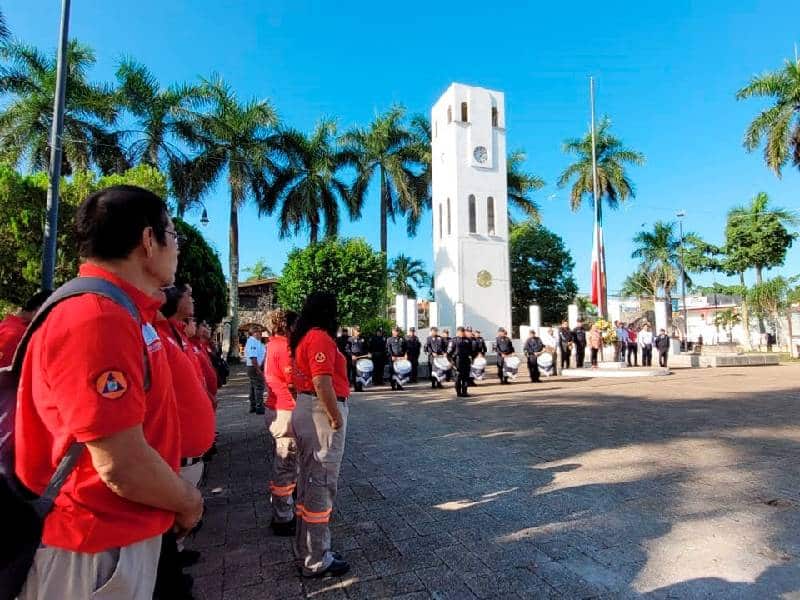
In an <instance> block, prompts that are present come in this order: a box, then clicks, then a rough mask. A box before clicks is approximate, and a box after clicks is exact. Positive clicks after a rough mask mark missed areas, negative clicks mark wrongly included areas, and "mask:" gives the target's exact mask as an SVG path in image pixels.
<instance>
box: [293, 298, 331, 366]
mask: <svg viewBox="0 0 800 600" xmlns="http://www.w3.org/2000/svg"><path fill="white" fill-rule="evenodd" d="M337 312H338V311H337V308H336V296H334V295H333V294H331V293H330V292H314V293H312V294H310V295H309V296H308V298H306V302H305V304H303V310H301V311H300V316H298V318H297V322H296V323H295V325H294V327H293V328H292V330H291V332H290V333H289V346H290V347H291V349H292V352H294V351H295V350H297V346H298V345H299V344H300V340H302V339H303V336H305V334H307V333H308V332H309V331H310V330H311V329H313V328H315V327H317V328H319V329H322V330H324V331H325V332H326V333H327V334H328V335H329V336H331V337H332V338H335V337H336V329H337V328H338V323H337V320H338V319H337Z"/></svg>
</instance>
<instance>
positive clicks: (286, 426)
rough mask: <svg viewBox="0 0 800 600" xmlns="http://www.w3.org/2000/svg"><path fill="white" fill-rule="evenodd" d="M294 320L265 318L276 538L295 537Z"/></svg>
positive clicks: (279, 314)
mask: <svg viewBox="0 0 800 600" xmlns="http://www.w3.org/2000/svg"><path fill="white" fill-rule="evenodd" d="M296 320H297V313H295V312H292V311H284V310H281V309H278V310H273V311H272V312H271V313H269V315H268V317H267V330H268V331H269V334H270V341H269V352H267V362H266V365H265V367H264V371H265V373H266V378H267V394H266V395H267V399H266V402H265V404H266V407H267V411H266V415H267V418H266V422H267V429H268V430H269V432H270V434H272V437H273V439H274V440H275V445H274V452H273V460H272V478H271V479H270V482H269V494H270V503H271V504H272V523H271V527H272V531H273V532H274V533H275V535H278V536H286V537H288V536H292V535H294V534H295V529H296V519H295V514H294V512H295V511H294V509H295V506H294V498H293V497H292V492H294V490H295V487H296V486H297V443H296V442H295V439H294V430H293V429H292V411H293V410H294V404H295V402H294V396H293V395H292V394H293V391H294V384H293V383H292V359H291V357H290V356H289V340H287V339H286V335H287V334H288V332H289V331H290V330H291V328H292V325H294V322H295V321H296Z"/></svg>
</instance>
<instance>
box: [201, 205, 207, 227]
mask: <svg viewBox="0 0 800 600" xmlns="http://www.w3.org/2000/svg"><path fill="white" fill-rule="evenodd" d="M200 225H202V226H203V227H208V211H207V210H206V207H205V206H204V207H203V214H202V216H201V217H200Z"/></svg>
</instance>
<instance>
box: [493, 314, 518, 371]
mask: <svg viewBox="0 0 800 600" xmlns="http://www.w3.org/2000/svg"><path fill="white" fill-rule="evenodd" d="M494 350H495V352H497V376H498V377H499V378H500V383H508V380H507V379H506V378H505V376H504V375H503V364H505V361H506V357H508V356H511V355H512V354H514V344H513V343H512V342H511V338H510V337H508V332H507V331H506V330H505V328H504V327H500V328H499V329H498V330H497V338H495V340H494Z"/></svg>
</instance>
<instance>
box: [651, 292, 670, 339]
mask: <svg viewBox="0 0 800 600" xmlns="http://www.w3.org/2000/svg"><path fill="white" fill-rule="evenodd" d="M654 304H655V313H656V324H655V331H653V337H655V336H657V335H658V334H659V332H660V331H661V330H662V329H663V330H665V331H666V329H667V303H666V302H665V301H664V300H656V301H655V303H654Z"/></svg>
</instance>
